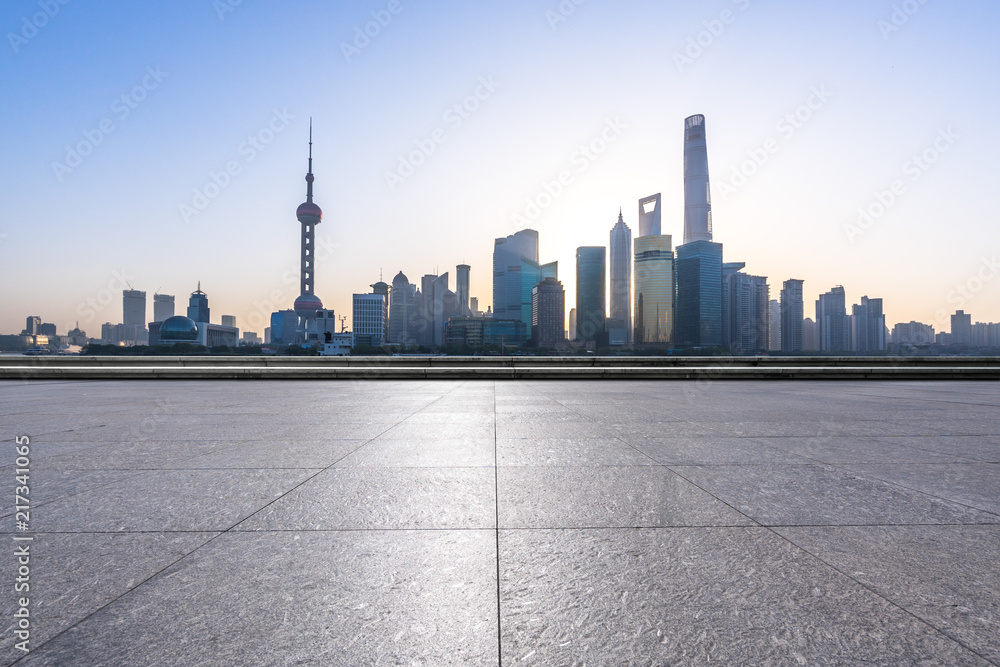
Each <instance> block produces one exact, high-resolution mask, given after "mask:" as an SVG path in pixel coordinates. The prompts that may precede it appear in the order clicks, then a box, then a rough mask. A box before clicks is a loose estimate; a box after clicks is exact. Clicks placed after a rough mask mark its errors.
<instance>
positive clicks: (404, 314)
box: [22, 115, 1000, 355]
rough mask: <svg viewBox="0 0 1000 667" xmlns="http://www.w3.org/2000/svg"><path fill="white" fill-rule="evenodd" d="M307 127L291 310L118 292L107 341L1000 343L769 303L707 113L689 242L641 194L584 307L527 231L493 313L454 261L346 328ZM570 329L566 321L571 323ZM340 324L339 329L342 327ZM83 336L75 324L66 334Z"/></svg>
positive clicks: (964, 319)
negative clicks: (321, 232) (265, 321)
mask: <svg viewBox="0 0 1000 667" xmlns="http://www.w3.org/2000/svg"><path fill="white" fill-rule="evenodd" d="M313 181H314V177H313V174H312V129H311V126H310V140H309V168H308V171H307V173H306V183H307V187H306V201H305V202H304V203H303V204H301V205H299V207H298V209H296V217H297V218H298V220H299V222H300V224H301V237H300V239H301V245H300V294H299V297H298V298H297V299H295V302H294V303H293V304H292V307H291V308H289V309H285V310H279V311H277V312H274V313H272V314H271V316H270V325H271V326H270V327H267V328H266V329H265V331H264V339H263V341H262V340H261V339H260V338H259V337H258V335H257V333H256V332H245V333H244V334H243V337H242V338H241V337H240V333H239V329H238V328H237V327H236V321H235V317H232V316H227V315H223V316H222V321H221V324H213V323H211V322H210V320H209V307H208V297H207V295H206V294H205V293H204V292H202V291H201V285H200V284H199V286H198V289H197V290H196V291H195V292H193V293H192V294H191V297H190V301H189V305H188V309H187V314H186V315H175V314H174V297H173V296H170V295H164V294H154V295H153V321H152V322H149V323H148V325H147V323H146V321H145V314H146V293H145V292H141V291H138V290H133V289H129V290H125V291H124V292H123V321H122V323H120V324H111V323H106V324H104V325H103V327H102V331H101V341H102V342H103V343H107V344H113V345H166V344H175V343H191V344H195V345H203V346H205V347H209V348H211V347H217V346H225V347H236V346H237V345H241V344H242V345H254V344H258V345H259V344H261V343H263V344H268V345H272V346H275V347H280V346H288V345H301V346H316V347H319V348H320V349H321V351H322V353H324V354H337V355H341V354H349V353H350V351H351V350H352V349H355V350H356V349H358V348H378V347H383V346H387V345H391V346H398V347H399V348H400V349H414V348H425V349H434V348H436V349H447V348H452V349H455V348H482V347H488V346H500V349H501V350H504V349H505V348H510V349H512V350H513V349H515V348H517V347H521V346H529V345H530V346H532V347H535V348H546V349H556V350H565V349H567V348H568V347H570V346H574V347H584V348H587V349H598V348H613V347H626V346H629V347H632V348H635V349H637V350H642V349H682V348H683V349H698V348H701V349H713V350H722V351H728V352H730V353H733V354H755V353H761V352H767V351H773V352H778V351H780V352H782V353H797V352H822V353H852V352H853V353H861V354H877V353H883V352H888V351H890V350H891V351H896V352H904V351H907V350H908V349H912V348H921V347H926V346H930V345H941V346H965V347H967V348H975V347H1000V324H994V323H989V324H983V323H976V324H973V323H972V320H971V316H970V315H969V314H967V313H965V312H964V311H961V310H960V311H958V312H956V313H955V315H953V316H952V317H951V333H948V334H945V333H935V332H934V328H933V326H932V325H928V324H922V323H918V322H909V323H906V324H897V325H895V327H894V328H893V330H892V331H891V332H890V331H889V330H888V328H887V327H886V320H885V314H884V312H883V304H882V299H877V298H869V297H867V296H863V297H861V300H860V303H857V304H853V305H851V308H850V312H848V301H847V297H846V294H845V292H844V288H843V287H841V286H836V287H833V288H832V289H830V290H829V291H828V292H826V293H824V294H821V295H820V296H819V298H818V299H817V300H816V303H815V319H812V318H808V317H805V304H804V301H803V281H802V280H798V279H790V280H786V281H784V283H783V284H782V288H781V290H780V294H779V295H778V297H779V298H777V299H772V298H771V291H770V290H771V288H770V286H769V284H768V281H767V278H766V277H764V276H756V275H751V274H748V273H745V272H744V268H745V267H746V264H745V263H744V262H726V261H724V260H723V246H722V244H721V243H717V242H715V241H714V240H713V235H712V206H711V198H710V187H709V173H708V149H707V141H706V137H705V118H704V116H701V115H696V116H691V117H689V118H686V119H685V121H684V242H683V243H682V244H681V245H678V246H676V248H675V247H674V246H673V243H672V238H671V236H670V235H669V234H663V233H662V228H661V195H660V194H655V195H651V196H649V197H645V198H643V199H640V200H639V212H638V230H637V236H636V237H635V238H633V236H632V229H631V228H630V227H629V226H628V225H627V224H626V223H625V219H624V215H623V213H622V212H621V211H619V214H618V220H617V222H616V223H615V224H614V226H613V227H612V228H611V231H610V235H609V244H608V246H582V247H579V248H577V251H576V266H575V275H574V279H575V287H576V303H575V304H574V306H573V307H571V308H569V312H568V313H567V308H566V307H567V304H566V295H565V289H564V287H563V283H562V282H560V279H559V266H558V263H557V262H550V263H541V262H540V259H539V246H538V232H537V231H535V230H531V229H525V230H522V231H519V232H517V233H515V234H511V235H510V236H507V237H505V238H498V239H496V241H495V243H494V248H493V295H492V296H493V299H492V306H487V310H486V312H485V313H484V312H482V311H481V310H480V308H479V302H478V299H477V298H476V297H472V296H471V295H470V290H469V286H470V281H469V277H470V271H471V267H470V266H469V265H467V264H459V265H458V266H457V267H456V285H455V291H452V290H451V289H450V286H449V282H450V281H449V274H448V273H447V272H445V273H443V274H441V275H434V274H428V275H424V276H422V277H421V279H420V284H419V286H418V285H417V284H416V283H411V282H410V280H409V279H408V278H407V277H406V275H405V274H404V273H403V272H402V271H400V272H399V273H398V274H396V276H395V277H394V278H393V279H392V284H391V285H390V284H387V283H385V282H383V281H382V280H379V281H378V282H377V283H375V284H373V285H371V288H372V291H371V292H370V293H364V294H354V295H353V298H352V312H351V316H352V317H351V331H350V332H347V331H345V326H344V320H346V318H341V319H340V321H339V322H338V318H337V317H336V315H335V313H334V312H333V311H332V310H328V309H325V308H324V307H323V302H322V300H321V299H320V298H319V297H318V296H317V295H316V294H315V293H314V291H313V286H314V283H315V255H314V251H315V227H316V225H318V224H320V223H321V222H322V215H323V212H322V210H321V209H320V207H319V206H318V205H317V204H316V203H315V202H313ZM567 315H568V324H569V328H568V331H567V328H566V323H567ZM338 324H339V326H338ZM54 335H55V326H54V325H49V324H42V323H41V321H40V319H39V318H37V317H29V318H28V327H27V329H26V330H25V331H24V332H22V336H32V337H33V338H34V340H35V341H36V344H39V345H40V344H43V343H41V342H39V341H42V339H43V337H46V336H54ZM74 336H75V338H74V339H84V340H85V334H84V333H83V332H82V331H80V330H79V328H77V329H75V330H74V331H73V332H70V337H71V338H73V337H74Z"/></svg>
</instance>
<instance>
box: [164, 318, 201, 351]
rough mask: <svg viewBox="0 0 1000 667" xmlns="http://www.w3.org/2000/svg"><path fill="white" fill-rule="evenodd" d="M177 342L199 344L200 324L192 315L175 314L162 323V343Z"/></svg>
mask: <svg viewBox="0 0 1000 667" xmlns="http://www.w3.org/2000/svg"><path fill="white" fill-rule="evenodd" d="M175 343H194V344H198V325H197V324H196V323H195V321H194V320H192V319H191V318H190V317H185V316H184V315H174V316H173V317H168V318H167V319H165V320H163V323H162V324H160V340H159V344H160V345H173V344H175Z"/></svg>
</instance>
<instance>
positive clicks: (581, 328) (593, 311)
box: [576, 246, 607, 341]
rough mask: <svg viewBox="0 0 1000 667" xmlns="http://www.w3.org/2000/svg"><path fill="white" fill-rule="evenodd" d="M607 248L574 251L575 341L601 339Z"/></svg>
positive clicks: (605, 306) (582, 248) (592, 247)
mask: <svg viewBox="0 0 1000 667" xmlns="http://www.w3.org/2000/svg"><path fill="white" fill-rule="evenodd" d="M606 290H607V249H606V248H605V247H604V246H582V247H579V248H577V249H576V335H577V339H578V340H583V341H597V340H599V339H601V338H603V334H604V318H605V317H606V316H607V302H606V300H605V293H606Z"/></svg>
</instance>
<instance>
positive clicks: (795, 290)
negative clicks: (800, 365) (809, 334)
mask: <svg viewBox="0 0 1000 667" xmlns="http://www.w3.org/2000/svg"><path fill="white" fill-rule="evenodd" d="M804 319H805V305H804V302H803V297H802V281H801V280H796V279H794V278H792V279H790V280H786V281H785V282H784V283H782V285H781V351H782V352H801V351H802V350H806V349H809V348H806V347H805V339H804V338H803V333H802V322H803V321H804Z"/></svg>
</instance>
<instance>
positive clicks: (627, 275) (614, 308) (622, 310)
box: [609, 211, 632, 342]
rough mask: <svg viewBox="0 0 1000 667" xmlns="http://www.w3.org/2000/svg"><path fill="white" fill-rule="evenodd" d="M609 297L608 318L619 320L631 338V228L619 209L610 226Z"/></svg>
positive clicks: (627, 336) (627, 337)
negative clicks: (613, 224) (609, 308)
mask: <svg viewBox="0 0 1000 667" xmlns="http://www.w3.org/2000/svg"><path fill="white" fill-rule="evenodd" d="M609 248H610V250H611V298H610V301H611V303H610V307H611V311H610V315H609V316H610V318H611V319H613V320H621V322H622V325H623V326H624V327H625V335H626V341H625V342H628V339H631V338H632V230H631V229H629V228H628V225H626V224H625V220H624V218H623V217H622V213H621V211H619V212H618V222H617V223H615V226H614V227H612V228H611V245H610V246H609Z"/></svg>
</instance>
